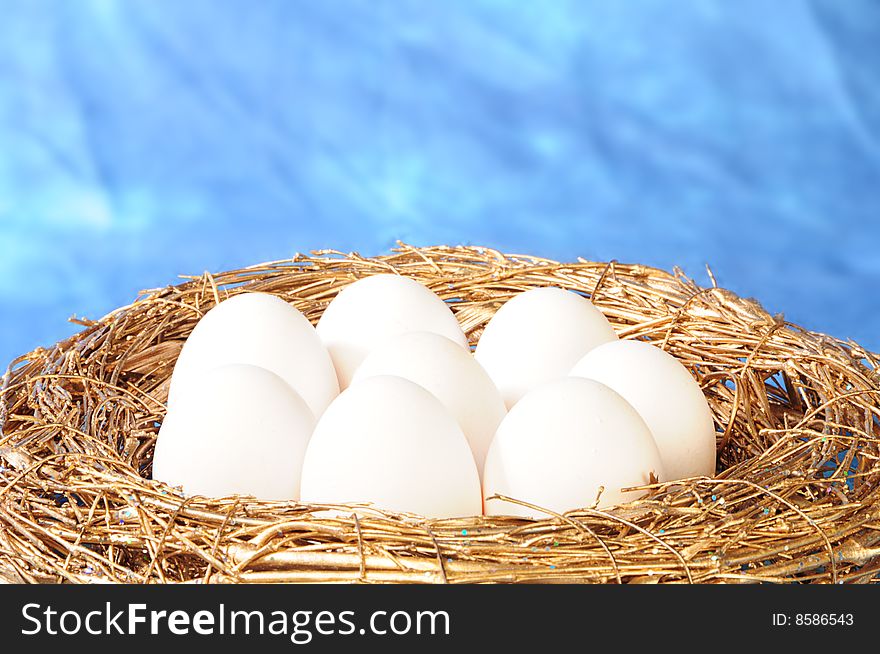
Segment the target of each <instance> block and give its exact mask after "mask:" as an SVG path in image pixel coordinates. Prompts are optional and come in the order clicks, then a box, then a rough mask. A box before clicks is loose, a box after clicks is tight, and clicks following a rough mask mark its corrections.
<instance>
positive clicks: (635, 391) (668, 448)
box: [571, 341, 715, 480]
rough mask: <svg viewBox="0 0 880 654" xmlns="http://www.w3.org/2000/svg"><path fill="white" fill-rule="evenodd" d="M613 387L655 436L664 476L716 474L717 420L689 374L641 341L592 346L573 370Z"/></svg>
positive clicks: (677, 363) (659, 351)
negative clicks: (664, 472)
mask: <svg viewBox="0 0 880 654" xmlns="http://www.w3.org/2000/svg"><path fill="white" fill-rule="evenodd" d="M571 374H572V375H574V376H577V377H586V378H588V379H595V380H596V381H600V382H602V383H603V384H605V385H606V386H609V387H611V388H613V389H614V390H615V391H617V392H618V393H619V394H620V395H622V396H623V397H624V399H626V401H627V402H629V403H630V404H631V405H632V406H633V407H635V409H636V411H638V412H639V414H640V415H641V416H642V418H643V419H644V420H645V422H646V423H647V425H648V427H649V428H650V430H651V433H652V434H653V435H654V440H655V441H656V442H657V447H658V448H659V449H660V454H661V456H662V457H663V467H664V469H665V470H666V475H667V477H668V479H670V480H673V479H684V478H686V477H693V476H699V475H708V476H711V475H714V474H715V423H714V421H713V419H712V411H711V410H710V409H709V404H708V403H707V402H706V396H705V395H704V394H703V391H702V390H701V389H700V386H699V384H697V382H696V380H695V379H694V377H693V376H692V375H691V373H690V372H689V371H688V370H687V368H685V367H684V366H683V365H682V364H681V363H679V361H678V360H677V359H676V358H675V357H673V356H672V355H671V354H669V353H668V352H664V351H663V350H661V349H660V348H659V347H656V346H654V345H651V344H650V343H645V342H643V341H616V342H613V343H606V344H604V345H600V346H599V347H597V348H595V349H593V350H590V352H588V353H587V354H586V356H584V357H583V358H582V359H581V360H580V361H579V362H578V363H577V364H575V366H574V367H573V368H572V370H571Z"/></svg>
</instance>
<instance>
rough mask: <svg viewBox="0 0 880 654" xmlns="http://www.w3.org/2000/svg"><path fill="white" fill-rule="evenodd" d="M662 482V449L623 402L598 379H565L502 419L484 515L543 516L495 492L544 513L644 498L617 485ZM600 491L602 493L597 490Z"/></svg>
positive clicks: (486, 481) (488, 471) (487, 476)
mask: <svg viewBox="0 0 880 654" xmlns="http://www.w3.org/2000/svg"><path fill="white" fill-rule="evenodd" d="M652 473H653V474H654V475H655V476H656V477H657V478H659V479H660V480H662V479H663V478H664V472H663V464H662V461H661V459H660V452H659V451H658V450H657V445H656V444H655V443H654V439H653V437H652V436H651V432H650V430H649V429H648V427H647V425H646V424H645V422H644V421H643V420H642V418H641V417H640V416H639V414H638V413H637V412H636V410H635V409H634V408H632V407H631V406H630V405H629V404H628V403H627V402H626V400H624V399H623V398H622V397H620V395H618V394H617V393H615V392H614V391H613V390H611V389H610V388H608V387H607V386H605V385H603V384H600V383H599V382H596V381H593V380H589V379H581V378H578V377H566V378H563V379H560V380H557V381H554V382H550V383H548V384H544V385H543V386H540V387H538V388H536V389H534V390H532V391H531V392H529V393H528V394H527V395H525V396H524V397H523V398H522V399H521V400H520V401H519V402H517V404H516V406H514V407H513V408H512V409H511V410H510V411H509V412H508V414H507V417H506V418H504V420H502V421H501V424H500V425H499V427H498V432H497V433H496V434H495V439H494V440H493V441H492V445H491V446H490V447H489V453H488V455H487V456H486V466H485V468H484V471H483V495H484V497H485V498H486V502H485V505H486V514H487V515H518V516H525V517H547V514H546V513H544V512H542V511H538V510H535V509H531V508H528V507H525V506H522V505H519V504H514V503H512V502H506V501H503V500H498V499H494V500H490V499H489V498H490V497H491V496H492V495H495V494H499V495H504V496H507V497H511V498H514V499H517V500H520V501H523V502H528V503H529V504H533V505H536V506H539V507H541V508H544V509H548V510H549V511H553V512H556V513H564V512H566V511H570V510H572V509H576V508H582V507H589V506H592V505H593V504H594V503H595V502H596V499H597V497H598V498H599V504H598V507H599V508H607V507H610V506H613V505H615V504H619V503H621V502H628V501H632V500H635V499H638V498H639V497H641V496H642V495H643V494H644V493H643V492H642V491H627V492H626V493H624V492H622V491H621V489H622V488H628V487H632V486H640V485H643V484H648V483H651V474H652ZM600 486H603V487H604V491H603V492H602V494H601V496H600V495H599V487H600Z"/></svg>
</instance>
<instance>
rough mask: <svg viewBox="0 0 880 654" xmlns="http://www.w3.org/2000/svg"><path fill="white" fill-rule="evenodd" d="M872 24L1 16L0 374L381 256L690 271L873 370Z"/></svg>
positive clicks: (17, 10)
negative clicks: (108, 322)
mask: <svg viewBox="0 0 880 654" xmlns="http://www.w3.org/2000/svg"><path fill="white" fill-rule="evenodd" d="M878 210H880V2H875V1H872V0H864V1H862V0H845V1H837V0H827V1H819V0H772V1H771V0H766V1H744V0H739V1H737V2H729V1H724V0H717V1H713V0H705V1H695V2H670V1H669V0H638V1H636V0H627V2H617V1H613V0H607V1H583V0H579V1H575V0H572V1H569V2H561V1H560V2H499V1H488V0H487V1H472V0H468V1H465V0H462V1H459V2H453V1H444V2H433V1H429V0H425V1H423V2H391V1H386V2H376V1H373V2H336V1H328V0H314V1H294V0H291V1H284V2H282V1H278V2H266V1H259V2H244V1H238V2H236V1H233V2H213V1H212V2H206V1H198V2H197V1H192V0H187V1H186V2H179V1H176V0H175V1H170V0H167V1H165V0H149V1H128V2H122V1H120V2H115V1H111V0H103V1H98V0H93V1H86V0H80V1H78V2H63V1H60V0H59V1H57V2H51V1H48V0H21V1H15V0H13V1H9V0H0V360H3V361H7V360H9V359H11V358H12V357H13V356H15V355H17V354H19V353H22V352H25V351H27V350H29V349H31V348H32V347H34V346H36V345H48V344H51V343H52V342H54V341H56V340H58V339H59V338H61V337H63V336H65V335H67V334H69V333H72V331H73V330H74V329H75V328H74V327H72V326H69V325H67V324H66V322H65V321H66V318H67V317H68V316H70V315H71V314H74V313H76V314H78V315H86V316H89V317H98V316H100V315H103V314H104V313H105V312H107V311H109V310H110V309H112V308H114V307H116V306H119V305H122V304H125V303H127V302H128V301H130V300H131V299H132V298H133V297H134V296H135V295H136V293H137V292H138V290H140V289H142V288H147V287H153V286H160V285H164V284H167V283H173V282H175V281H176V275H177V274H181V273H200V272H202V271H203V270H206V269H207V270H221V269H227V268H231V267H235V266H240V265H246V264H251V263H256V262H259V261H263V260H268V259H277V258H284V257H288V256H290V255H291V254H293V253H294V252H295V251H307V250H310V249H314V248H323V247H335V248H339V249H343V250H349V249H355V250H359V251H360V252H362V253H364V254H376V253H381V252H383V251H386V250H387V249H388V248H389V247H391V246H392V244H393V243H394V241H395V240H396V239H402V240H405V241H408V242H411V243H414V244H433V243H451V244H454V243H474V244H485V245H490V246H494V247H497V248H501V249H505V250H512V251H518V252H528V253H535V254H540V255H545V256H550V257H555V258H561V259H572V258H574V257H577V256H583V257H587V258H592V259H603V260H604V259H611V258H616V259H619V260H621V261H626V262H641V263H646V264H651V265H656V266H660V267H664V268H671V267H672V266H673V265H680V266H682V267H683V268H684V269H685V271H686V272H688V273H690V274H692V275H694V276H696V277H697V278H698V280H699V281H705V280H706V278H705V273H704V265H705V264H706V263H708V264H710V265H711V266H712V268H713V270H714V272H715V274H716V276H717V277H718V280H719V283H721V284H722V285H724V286H727V287H729V288H731V289H733V290H734V291H737V292H739V293H741V294H743V295H748V296H754V297H756V298H758V299H759V300H761V301H762V302H763V303H764V304H765V306H766V307H767V308H768V309H769V310H770V311H772V312H780V311H782V312H785V315H786V317H787V318H788V319H790V320H794V321H796V322H800V323H802V324H804V325H805V326H807V327H809V328H812V329H817V330H821V331H826V332H830V333H832V334H834V335H835V336H839V337H843V338H846V337H852V338H855V339H856V340H859V341H861V342H863V343H864V344H865V345H867V346H868V347H871V348H873V349H880V312H878V310H877V306H876V289H877V288H878V282H880V257H878V247H877V242H878V239H880V212H878Z"/></svg>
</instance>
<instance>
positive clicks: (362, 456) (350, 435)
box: [302, 375, 482, 518]
mask: <svg viewBox="0 0 880 654" xmlns="http://www.w3.org/2000/svg"><path fill="white" fill-rule="evenodd" d="M302 500H303V501H304V502H311V503H319V504H336V503H366V502H371V503H373V504H374V505H375V506H376V507H377V508H381V509H387V510H391V511H401V512H410V513H417V514H420V515H423V516H427V517H431V518H447V517H455V516H470V515H479V514H480V512H481V506H482V497H481V494H480V480H479V475H478V474H477V467H476V465H475V464H474V458H473V455H472V454H471V450H470V447H469V446H468V443H467V440H466V439H465V436H464V434H463V433H462V431H461V428H460V427H459V426H458V423H457V422H456V421H455V418H453V417H452V416H451V415H450V414H449V413H448V412H447V411H446V409H445V408H444V407H443V405H442V404H441V403H440V401H439V400H438V399H437V398H435V397H434V396H433V395H431V393H429V392H428V391H426V390H425V389H424V388H422V387H421V386H419V385H418V384H416V383H414V382H411V381H409V380H407V379H403V378H402V377H394V376H388V375H384V376H378V377H369V378H367V379H363V380H361V381H360V382H359V383H357V384H355V385H353V386H351V387H350V388H348V389H347V390H345V391H343V392H342V393H341V394H340V395H339V397H338V398H336V400H334V401H333V403H332V404H331V405H330V406H329V407H327V411H325V412H324V415H323V416H322V417H321V420H320V421H319V422H318V424H317V426H316V427H315V431H314V433H313V435H312V439H311V441H309V446H308V449H307V450H306V455H305V460H304V462H303V471H302Z"/></svg>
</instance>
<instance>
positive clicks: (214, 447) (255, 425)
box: [153, 364, 315, 500]
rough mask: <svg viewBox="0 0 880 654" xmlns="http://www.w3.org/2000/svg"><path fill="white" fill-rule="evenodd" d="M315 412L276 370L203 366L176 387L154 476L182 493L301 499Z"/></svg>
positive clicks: (161, 434) (159, 441)
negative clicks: (304, 466)
mask: <svg viewBox="0 0 880 654" xmlns="http://www.w3.org/2000/svg"><path fill="white" fill-rule="evenodd" d="M314 423H315V418H314V416H313V415H312V412H311V410H310V409H309V407H308V405H307V404H306V403H305V401H304V400H303V399H302V398H301V397H300V396H299V395H298V394H297V393H296V391H294V390H293V389H292V388H291V387H290V385H289V384H287V383H286V382H285V381H284V380H283V379H281V377H279V376H278V375H276V374H274V373H272V372H270V371H268V370H266V369H264V368H259V367H257V366H250V365H243V364H233V365H227V366H222V367H220V368H215V369H212V370H207V371H203V372H202V373H201V374H199V375H196V376H195V377H194V378H193V380H192V383H190V384H187V386H186V387H184V388H181V389H180V394H179V395H178V397H177V398H176V400H175V403H174V406H173V407H172V408H171V409H169V411H168V414H167V416H166V417H165V420H164V422H163V423H162V427H161V428H160V430H159V436H158V438H157V440H156V449H155V453H154V455H153V479H158V480H160V481H164V482H166V483H168V484H170V485H172V486H182V487H183V490H184V493H186V494H187V495H204V496H208V497H222V496H228V495H236V494H241V495H253V496H255V497H258V498H260V499H266V500H295V499H297V498H298V497H299V483H300V472H301V469H302V460H303V455H304V454H305V449H306V445H307V444H308V440H309V437H310V435H311V433H312V429H313V427H314Z"/></svg>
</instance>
